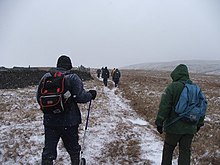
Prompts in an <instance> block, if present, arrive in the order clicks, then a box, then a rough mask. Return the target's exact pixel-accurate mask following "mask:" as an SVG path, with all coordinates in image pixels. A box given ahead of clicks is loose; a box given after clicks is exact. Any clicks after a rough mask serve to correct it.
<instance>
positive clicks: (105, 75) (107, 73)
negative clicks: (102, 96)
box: [102, 67, 109, 86]
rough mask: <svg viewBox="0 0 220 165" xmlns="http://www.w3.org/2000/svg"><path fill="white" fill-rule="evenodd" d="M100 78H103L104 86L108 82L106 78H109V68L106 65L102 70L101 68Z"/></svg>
mask: <svg viewBox="0 0 220 165" xmlns="http://www.w3.org/2000/svg"><path fill="white" fill-rule="evenodd" d="M102 78H103V83H104V85H105V86H107V85H108V84H107V83H108V78H109V70H108V68H107V67H105V68H104V69H103V70H102Z"/></svg>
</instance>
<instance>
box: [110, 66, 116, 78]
mask: <svg viewBox="0 0 220 165" xmlns="http://www.w3.org/2000/svg"><path fill="white" fill-rule="evenodd" d="M114 72H115V68H113V69H112V71H111V76H112V80H113V74H114Z"/></svg>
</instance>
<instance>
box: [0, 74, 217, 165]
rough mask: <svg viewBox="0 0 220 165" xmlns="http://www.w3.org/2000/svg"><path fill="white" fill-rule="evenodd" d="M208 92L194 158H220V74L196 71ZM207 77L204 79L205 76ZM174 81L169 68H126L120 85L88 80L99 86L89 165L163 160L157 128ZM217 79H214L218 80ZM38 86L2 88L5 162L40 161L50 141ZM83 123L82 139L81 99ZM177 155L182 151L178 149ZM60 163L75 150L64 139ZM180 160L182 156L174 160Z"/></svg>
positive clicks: (154, 164) (153, 164)
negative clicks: (165, 96)
mask: <svg viewBox="0 0 220 165" xmlns="http://www.w3.org/2000/svg"><path fill="white" fill-rule="evenodd" d="M193 78H194V79H195V80H196V81H198V82H200V85H201V87H202V89H204V92H205V94H206V96H207V98H208V101H209V109H208V112H207V117H206V124H205V126H204V128H202V129H201V131H200V132H199V133H198V134H197V135H196V137H195V138H194V142H193V150H192V154H193V158H192V162H193V164H209V165H217V164H220V163H219V160H220V156H219V153H220V151H219V145H220V142H219V124H220V123H219V111H220V110H219V103H220V101H219V98H220V96H219V90H220V88H219V82H220V81H216V79H217V80H219V79H218V78H217V77H213V76H209V78H207V77H206V76H194V75H193ZM200 80H201V81H200ZM169 82H170V79H169V74H168V73H166V72H165V73H163V72H156V71H154V72H146V71H132V72H131V71H122V79H121V82H120V85H119V88H114V87H113V83H112V82H111V81H109V85H108V87H104V85H103V83H102V81H101V79H94V80H91V81H86V82H84V85H85V88H86V89H96V90H97V92H98V94H97V98H96V99H95V100H94V101H92V106H91V112H90V119H89V125H88V129H87V132H86V139H85V145H84V148H83V151H84V152H83V157H84V158H85V159H86V160H87V164H88V165H97V164H103V165H105V164H106V165H112V164H123V165H128V164H129V165H130V164H133V165H136V164H137V165H143V164H145V165H159V164H160V162H161V155H162V148H163V136H160V135H159V134H158V133H157V132H156V129H155V126H154V120H155V117H156V113H157V110H158V105H159V101H160V95H161V93H162V92H163V89H164V88H165V86H166V85H167V84H168V83H169ZM212 82H213V83H212ZM35 90H36V86H30V87H27V88H23V89H16V90H12V89H8V90H3V89H2V90H0V95H1V97H0V111H1V113H0V119H1V120H0V130H1V134H0V165H1V164H2V165H14V164H15V165H23V164H27V165H29V164H30V165H32V164H34V165H39V164H40V162H41V152H42V149H43V146H44V130H43V125H42V117H43V115H42V112H41V111H40V110H39V106H38V104H37V103H36V98H35ZM80 109H81V112H82V118H83V124H81V125H80V129H79V132H80V144H82V140H83V134H84V126H85V119H86V116H87V109H88V103H87V104H80ZM175 153H176V155H177V151H175ZM54 164H56V165H64V164H65V165H68V164H70V159H69V155H68V153H67V152H66V150H65V148H64V147H63V144H62V141H60V142H59V144H58V157H57V159H56V161H54ZM173 164H176V157H175V159H174V163H173Z"/></svg>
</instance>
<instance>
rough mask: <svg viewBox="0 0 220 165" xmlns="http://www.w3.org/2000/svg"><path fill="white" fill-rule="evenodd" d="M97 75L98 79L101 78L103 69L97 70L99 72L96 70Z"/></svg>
mask: <svg viewBox="0 0 220 165" xmlns="http://www.w3.org/2000/svg"><path fill="white" fill-rule="evenodd" d="M96 74H97V77H98V78H100V74H101V69H97V70H96Z"/></svg>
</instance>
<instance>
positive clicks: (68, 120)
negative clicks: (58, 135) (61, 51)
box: [36, 68, 92, 126]
mask: <svg viewBox="0 0 220 165" xmlns="http://www.w3.org/2000/svg"><path fill="white" fill-rule="evenodd" d="M55 71H61V72H63V73H68V72H67V71H65V70H64V69H62V68H57V69H56V70H55ZM48 76H51V73H50V72H48V73H46V74H45V75H44V76H43V77H42V78H41V80H40V82H41V81H42V80H43V79H44V78H45V77H48ZM65 80H66V81H65V88H67V89H68V90H69V91H70V93H71V95H72V97H74V101H72V102H70V103H69V104H68V108H67V111H66V112H65V113H62V114H44V125H45V126H74V125H77V124H80V123H81V122H82V121H81V113H80V110H79V107H78V105H77V103H86V102H88V101H90V100H91V99H92V95H91V93H90V92H88V91H86V90H85V89H84V87H83V83H82V81H81V79H80V78H79V77H78V76H77V75H76V74H66V75H65ZM39 84H40V83H39ZM39 92H40V88H39V86H38V90H37V95H36V97H37V101H38V103H39Z"/></svg>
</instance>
